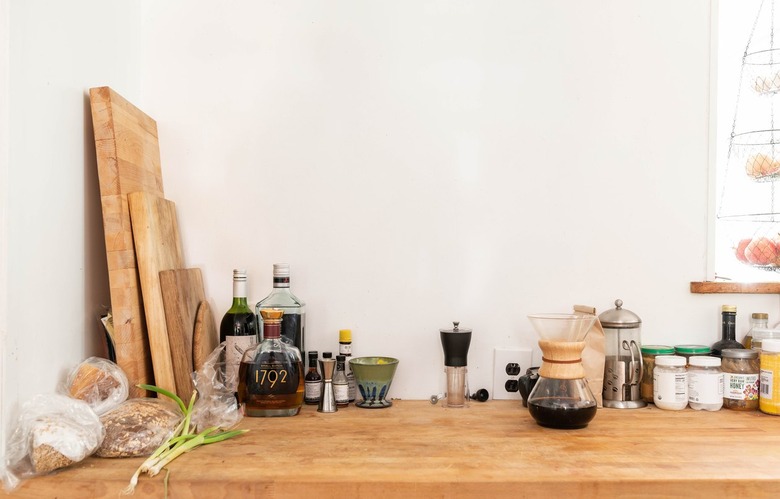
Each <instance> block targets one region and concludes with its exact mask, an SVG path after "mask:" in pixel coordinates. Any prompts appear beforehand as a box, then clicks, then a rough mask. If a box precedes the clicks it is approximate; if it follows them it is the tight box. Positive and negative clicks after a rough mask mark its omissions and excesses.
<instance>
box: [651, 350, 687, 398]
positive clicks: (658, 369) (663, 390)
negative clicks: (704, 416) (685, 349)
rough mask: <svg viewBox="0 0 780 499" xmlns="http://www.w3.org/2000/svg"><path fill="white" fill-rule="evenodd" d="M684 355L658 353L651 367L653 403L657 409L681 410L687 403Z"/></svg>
mask: <svg viewBox="0 0 780 499" xmlns="http://www.w3.org/2000/svg"><path fill="white" fill-rule="evenodd" d="M685 362H686V360H685V357H680V356H678V355H659V356H657V357H656V358H655V369H653V403H654V404H655V406H656V407H658V408H659V409H666V410H669V411H681V410H683V409H685V407H686V406H687V405H688V371H687V370H686V369H685Z"/></svg>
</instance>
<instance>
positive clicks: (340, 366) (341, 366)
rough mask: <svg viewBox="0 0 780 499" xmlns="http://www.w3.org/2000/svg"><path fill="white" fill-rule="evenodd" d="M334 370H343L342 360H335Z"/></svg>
mask: <svg viewBox="0 0 780 499" xmlns="http://www.w3.org/2000/svg"><path fill="white" fill-rule="evenodd" d="M336 370H337V371H343V370H344V361H343V360H340V361H338V362H336Z"/></svg>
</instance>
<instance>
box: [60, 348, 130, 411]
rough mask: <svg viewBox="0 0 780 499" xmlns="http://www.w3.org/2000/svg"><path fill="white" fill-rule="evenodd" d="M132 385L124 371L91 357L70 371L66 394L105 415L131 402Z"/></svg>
mask: <svg viewBox="0 0 780 499" xmlns="http://www.w3.org/2000/svg"><path fill="white" fill-rule="evenodd" d="M129 390H130V383H129V382H128V380H127V376H126V375H125V373H124V371H122V368H120V367H119V366H118V365H116V364H115V363H113V362H111V361H110V360H107V359H101V358H100V357H90V358H88V359H86V360H85V361H84V362H82V363H80V364H79V365H77V366H76V367H74V368H73V369H71V370H70V372H69V373H68V376H67V378H66V379H65V386H64V392H65V393H66V394H68V395H70V396H71V397H73V398H77V399H79V400H83V401H84V402H86V403H87V404H89V405H90V407H92V409H93V410H94V411H95V412H96V413H97V414H98V415H101V414H104V413H106V412H108V411H110V410H111V409H113V408H115V407H117V406H118V405H119V404H121V403H122V402H124V401H125V400H126V399H127V395H128V393H129Z"/></svg>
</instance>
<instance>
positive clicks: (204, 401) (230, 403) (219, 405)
mask: <svg viewBox="0 0 780 499" xmlns="http://www.w3.org/2000/svg"><path fill="white" fill-rule="evenodd" d="M225 372H226V370H225V342H222V343H220V344H219V346H218V347H217V348H215V349H214V351H213V352H211V354H209V356H208V358H207V359H206V362H204V363H203V366H202V367H201V368H200V369H199V370H198V371H196V372H194V373H192V378H193V380H194V382H195V390H197V392H198V399H197V401H196V402H195V406H194V407H193V409H192V423H193V424H194V425H195V427H196V428H197V431H203V430H205V429H206V428H210V427H212V426H217V427H219V428H223V429H226V428H232V427H233V426H235V425H237V424H238V423H239V421H241V418H242V417H243V413H242V412H241V408H240V407H239V405H238V401H237V400H236V396H235V394H234V393H233V391H232V390H230V389H229V388H227V387H228V386H229V383H228V382H227V380H226V379H225Z"/></svg>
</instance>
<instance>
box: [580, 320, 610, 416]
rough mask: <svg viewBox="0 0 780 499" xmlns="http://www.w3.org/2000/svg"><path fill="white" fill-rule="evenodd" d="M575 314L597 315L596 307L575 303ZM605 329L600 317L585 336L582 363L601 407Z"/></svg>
mask: <svg viewBox="0 0 780 499" xmlns="http://www.w3.org/2000/svg"><path fill="white" fill-rule="evenodd" d="M574 314H575V315H596V309H595V308H593V307H588V306H585V305H574ZM604 352H605V350H604V329H602V327H601V322H599V319H598V317H596V322H594V323H593V325H592V326H591V327H590V331H588V335H587V336H585V349H584V350H583V351H582V365H583V367H585V381H587V383H588V387H590V391H591V392H593V396H594V397H595V398H596V404H597V406H598V407H601V392H602V389H603V387H604V355H605V353H604Z"/></svg>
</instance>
